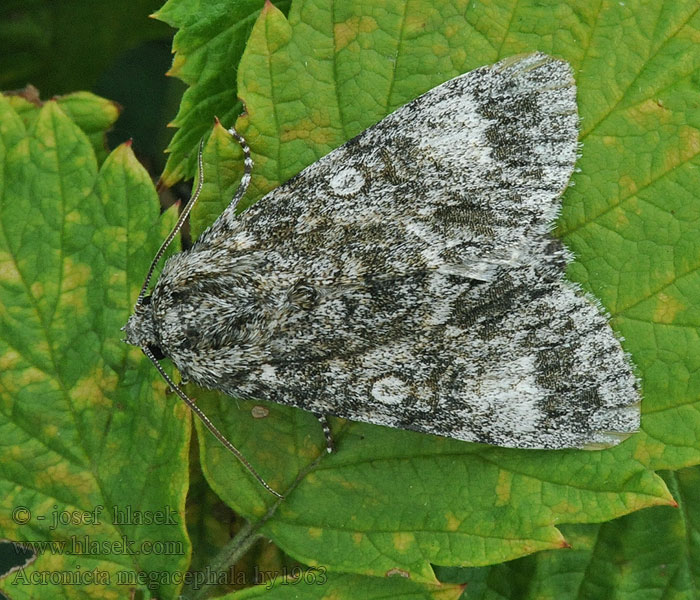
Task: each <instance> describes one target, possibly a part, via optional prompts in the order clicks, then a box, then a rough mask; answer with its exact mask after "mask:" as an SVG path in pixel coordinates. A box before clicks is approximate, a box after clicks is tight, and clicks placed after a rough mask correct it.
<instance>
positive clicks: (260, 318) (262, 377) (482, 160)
mask: <svg viewBox="0 0 700 600" xmlns="http://www.w3.org/2000/svg"><path fill="white" fill-rule="evenodd" d="M577 150H578V114H577V106H576V87H575V82H574V78H573V74H572V71H571V68H570V67H569V65H568V64H567V63H566V62H564V61H561V60H557V59H554V58H552V57H549V56H547V55H544V54H540V53H535V54H531V55H527V56H518V57H512V58H509V59H506V60H504V61H501V62H499V63H497V64H495V65H491V66H486V67H482V68H479V69H476V70H474V71H471V72H469V73H466V74H464V75H462V76H459V77H457V78H455V79H452V80H450V81H448V82H446V83H444V84H442V85H440V86H438V87H436V88H433V89H432V90H430V91H428V92H427V93H425V94H423V95H422V96H420V97H419V98H417V99H416V100H414V101H412V102H410V103H408V104H407V105H405V106H403V107H401V108H399V109H398V110H396V111H395V112H394V113H392V114H390V115H389V116H388V117H386V118H385V119H384V120H382V121H381V122H379V123H378V124H376V125H374V126H373V127H371V128H369V129H367V130H366V131H364V132H363V133H361V134H360V135H358V136H357V137H355V138H354V139H352V140H350V141H349V142H347V143H346V144H344V145H343V146H342V147H340V148H338V149H336V150H334V151H332V152H331V153H330V154H328V155H326V156H325V157H323V158H322V159H320V160H319V161H318V162H316V163H314V164H312V165H311V166H309V167H308V168H306V169H305V170H304V171H302V172H301V173H300V174H299V175H297V176H296V177H294V178H292V179H291V180H289V181H287V182H286V183H285V184H283V185H282V186H280V187H279V188H277V189H275V190H273V191H272V192H270V193H269V194H268V195H266V196H265V197H264V198H262V199H261V200H260V201H258V202H257V203H256V204H255V205H253V206H252V207H251V208H249V209H248V210H247V211H246V212H245V213H243V214H242V215H240V216H238V217H235V216H234V214H235V213H234V210H233V209H234V208H235V207H229V208H228V209H227V210H226V211H224V213H223V214H222V215H221V217H220V218H219V219H218V220H217V221H216V222H215V223H214V224H213V225H212V226H211V227H210V228H209V229H208V230H207V231H206V232H204V233H203V234H202V236H201V237H200V239H199V240H198V242H197V243H196V244H195V245H194V246H193V247H192V248H191V249H190V250H189V251H187V252H183V253H180V254H178V255H176V256H174V257H172V258H170V259H169V260H168V262H167V263H166V265H165V267H164V269H163V272H162V274H161V277H160V279H159V282H158V284H157V286H156V288H155V290H154V293H153V314H154V328H155V330H156V332H157V334H158V339H159V343H160V345H161V347H162V348H163V349H164V352H165V354H167V355H168V356H170V358H171V359H172V360H173V362H174V363H175V365H176V366H177V367H178V369H179V370H180V372H181V373H182V374H183V376H185V377H187V378H188V379H190V380H192V381H193V382H195V383H197V384H199V385H202V386H205V387H209V388H216V389H219V390H222V391H224V392H225V393H227V394H230V395H232V396H236V397H245V398H259V399H265V400H271V401H275V402H279V403H281V404H286V405H292V406H297V407H300V408H304V409H306V410H310V411H313V412H315V413H322V414H332V415H337V416H340V417H345V418H349V419H352V420H357V421H365V422H369V423H374V424H379V425H388V426H392V427H399V428H403V429H412V430H416V431H421V432H425V433H433V434H438V435H443V436H448V437H453V438H457V439H462V440H468V441H476V442H486V443H490V444H496V445H501V446H513V447H521V448H564V447H595V446H598V445H611V444H615V443H617V442H619V441H620V440H621V439H624V437H626V436H627V435H628V434H630V433H632V432H634V431H636V430H637V429H638V427H639V391H638V382H637V380H636V377H635V375H634V373H633V371H632V368H631V366H630V363H629V360H628V357H627V355H626V354H625V353H624V352H623V350H622V348H621V346H620V342H619V340H618V339H617V337H616V336H615V334H614V332H613V331H612V329H611V328H610V326H609V324H608V322H607V317H606V315H605V314H604V313H603V311H602V309H601V308H600V307H599V305H598V304H597V303H596V301H595V300H594V299H592V298H590V297H588V296H587V295H586V294H585V293H583V292H582V291H581V290H580V289H579V287H578V286H576V285H575V284H573V283H571V282H569V281H567V280H566V279H564V271H565V268H566V265H567V262H568V261H569V260H570V255H569V253H568V251H567V250H566V249H565V248H564V246H563V245H562V243H561V242H560V241H559V240H557V239H556V238H554V237H553V236H552V235H551V233H550V232H551V229H552V226H553V221H554V220H555V218H556V216H557V214H558V211H559V209H560V198H561V195H562V193H563V191H564V190H565V188H566V186H567V184H568V182H569V178H570V176H571V174H572V171H573V168H574V164H575V161H576V155H577Z"/></svg>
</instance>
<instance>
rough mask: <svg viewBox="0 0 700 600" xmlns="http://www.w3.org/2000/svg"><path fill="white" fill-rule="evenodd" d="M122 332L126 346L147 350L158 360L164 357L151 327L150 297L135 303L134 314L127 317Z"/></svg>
mask: <svg viewBox="0 0 700 600" xmlns="http://www.w3.org/2000/svg"><path fill="white" fill-rule="evenodd" d="M122 331H124V333H125V334H126V337H125V338H124V341H125V342H126V343H127V344H131V345H132V346H138V347H139V348H148V349H149V350H150V351H151V352H152V353H153V355H154V356H155V358H156V359H158V360H160V359H161V358H163V357H164V355H163V352H162V351H161V349H160V346H159V345H158V340H157V339H156V334H155V328H154V326H153V307H152V305H151V297H150V296H146V297H144V298H143V300H141V301H140V302H137V303H136V306H135V307H134V313H133V314H132V315H131V316H130V317H129V320H128V321H127V322H126V325H124V327H122Z"/></svg>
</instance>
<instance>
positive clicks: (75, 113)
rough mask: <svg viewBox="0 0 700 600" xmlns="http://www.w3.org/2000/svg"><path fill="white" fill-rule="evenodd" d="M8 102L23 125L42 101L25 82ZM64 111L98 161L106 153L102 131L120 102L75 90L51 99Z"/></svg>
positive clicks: (116, 113) (29, 121)
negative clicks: (86, 137) (79, 130)
mask: <svg viewBox="0 0 700 600" xmlns="http://www.w3.org/2000/svg"><path fill="white" fill-rule="evenodd" d="M7 100H8V101H9V103H10V106H12V108H13V109H14V110H15V111H16V112H17V114H18V115H20V116H21V117H22V120H23V121H24V124H25V126H27V127H30V126H31V125H32V124H33V123H34V122H35V121H36V119H37V118H38V117H39V114H40V109H41V107H42V106H43V104H44V103H43V102H42V101H41V100H40V98H39V91H38V90H37V89H36V88H34V87H32V86H27V87H25V88H24V89H23V90H21V91H20V92H18V93H16V94H14V95H8V96H7ZM52 102H56V103H57V104H58V105H59V106H60V107H61V110H62V111H63V112H65V113H66V115H68V116H69V117H70V119H71V120H72V121H73V122H74V123H75V124H76V125H77V126H78V127H80V129H82V130H83V133H85V135H87V136H88V139H89V140H90V143H91V144H92V147H93V150H94V151H95V154H96V155H97V158H98V162H99V163H100V164H101V163H102V162H103V161H104V159H105V158H106V157H107V151H106V149H105V146H106V144H105V133H106V132H107V131H108V130H109V129H110V128H111V127H112V125H114V123H115V121H116V120H117V119H118V118H119V112H120V109H119V105H118V104H116V103H115V102H112V101H110V100H106V99H105V98H100V97H99V96H96V95H95V94H91V93H90V92H74V93H72V94H66V95H65V96H57V97H55V98H53V99H52Z"/></svg>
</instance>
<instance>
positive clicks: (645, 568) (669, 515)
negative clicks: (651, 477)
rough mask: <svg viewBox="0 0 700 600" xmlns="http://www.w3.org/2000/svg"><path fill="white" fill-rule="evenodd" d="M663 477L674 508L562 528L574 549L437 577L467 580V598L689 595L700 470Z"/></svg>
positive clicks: (694, 578) (692, 592) (644, 599)
mask: <svg viewBox="0 0 700 600" xmlns="http://www.w3.org/2000/svg"><path fill="white" fill-rule="evenodd" d="M663 475H664V479H665V480H666V481H667V483H668V486H669V488H670V489H671V490H672V491H673V495H674V496H675V497H676V498H677V499H678V502H679V504H680V506H679V507H658V508H653V509H649V510H646V511H642V512H637V513H634V514H632V515H628V516H626V517H623V518H620V519H616V520H615V521H611V522H609V523H604V524H600V525H575V526H567V527H566V532H567V537H568V539H569V540H570V542H571V544H572V547H573V548H572V550H569V551H566V552H541V553H539V554H537V555H534V556H528V557H526V558H522V559H520V560H516V561H513V562H511V563H508V564H505V565H497V566H494V567H487V568H481V569H451V570H443V571H441V572H440V575H441V576H442V577H444V578H445V580H448V581H449V580H452V581H458V582H461V583H466V584H467V589H468V590H469V596H468V597H469V598H470V600H496V599H498V600H506V599H513V600H514V599H516V598H517V599H518V600H529V599H532V600H535V599H540V598H574V597H576V598H617V599H619V600H627V599H629V600H632V599H634V600H640V599H641V600H662V599H665V600H668V599H679V600H680V599H684V598H695V597H696V596H697V593H696V590H697V588H698V585H699V584H700V581H699V580H698V579H699V578H698V574H697V572H696V569H695V565H697V564H698V561H700V555H699V554H700V548H698V543H697V539H698V523H697V515H698V514H700V495H699V494H698V492H699V490H700V469H698V467H692V468H688V469H683V470H681V471H679V472H677V473H671V472H665V473H664V474H663ZM533 575H534V576H533Z"/></svg>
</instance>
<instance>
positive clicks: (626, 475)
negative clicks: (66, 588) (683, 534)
mask: <svg viewBox="0 0 700 600" xmlns="http://www.w3.org/2000/svg"><path fill="white" fill-rule="evenodd" d="M374 6H375V3H371V2H368V1H367V2H365V1H361V0H357V1H354V2H347V3H342V5H339V4H337V3H335V4H333V5H329V4H328V3H325V2H322V1H321V0H316V1H314V0H307V1H305V2H301V1H299V2H294V3H293V4H292V7H291V9H290V13H289V19H288V20H287V19H285V18H284V16H283V15H282V14H281V13H280V12H279V11H278V10H276V9H275V8H274V7H273V6H272V5H271V4H266V6H265V8H264V9H263V12H262V13H261V16H260V18H259V19H258V21H257V23H256V26H255V28H254V30H253V32H252V34H251V37H250V39H249V42H248V45H247V47H246V51H245V54H244V56H243V58H242V60H241V63H240V66H239V70H238V90H239V94H240V96H241V98H242V99H243V101H244V103H245V106H246V111H247V112H246V114H245V115H243V116H241V117H240V118H239V119H238V121H237V125H236V126H237V129H238V130H239V131H240V132H241V133H243V134H244V135H245V137H246V139H247V140H248V142H249V144H250V146H251V148H252V150H253V155H254V159H255V162H256V165H255V167H254V175H253V182H252V185H251V191H250V193H249V195H248V197H247V201H248V202H250V201H253V200H255V199H257V198H260V197H261V196H262V195H264V194H265V193H266V192H268V191H269V190H271V189H273V188H274V187H276V186H277V185H279V184H280V183H282V182H283V181H285V180H286V179H288V178H290V177H292V176H293V175H295V174H296V173H298V172H299V171H300V170H301V169H303V168H304V167H305V166H307V165H308V164H310V163H312V162H313V161H315V160H317V159H318V158H319V157H321V156H323V155H325V154H326V153H328V152H329V151H330V150H331V149H333V148H335V147H337V146H338V145H340V144H342V143H343V142H344V141H346V140H347V139H349V138H351V137H352V136H354V135H356V134H357V133H359V132H360V131H362V130H363V129H364V128H366V127H368V126H370V125H372V124H373V123H375V122H377V121H378V120H380V119H381V118H382V117H383V116H385V115H386V114H388V113H389V112H391V111H392V110H394V109H395V108H397V107H398V106H401V105H402V104H404V103H405V102H407V101H409V100H411V99H413V98H415V97H416V96H418V95H419V94H420V93H422V92H424V91H426V90H428V89H430V88H432V87H433V86H435V85H437V84H439V83H441V82H442V81H445V80H447V79H449V78H450V77H453V76H456V75H458V74H460V73H462V72H464V71H467V70H470V69H472V68H475V67H477V66H479V65H482V64H487V63H493V62H495V61H497V60H498V59H499V58H503V57H506V56H509V55H512V54H515V53H519V52H531V51H534V50H541V51H545V52H549V53H552V54H555V55H558V56H561V57H563V58H565V59H567V60H569V61H570V62H571V64H572V66H573V67H574V70H575V73H576V78H577V82H578V89H579V96H578V97H579V104H580V106H581V113H582V116H583V120H582V131H581V138H582V141H583V142H584V145H583V149H582V152H583V156H582V158H581V160H580V163H579V164H580V167H581V171H580V172H578V173H577V174H576V175H575V177H574V184H575V185H574V187H572V188H570V189H569V190H568V191H567V193H566V194H565V196H564V199H563V211H562V216H561V218H560V220H559V223H558V233H559V235H561V236H563V237H564V239H565V241H566V243H567V245H568V246H569V247H570V248H571V249H572V250H573V251H574V252H575V254H576V262H575V263H574V264H573V265H572V267H571V269H570V276H571V278H572V279H574V280H576V281H579V282H580V283H581V284H582V285H583V287H584V288H585V289H587V290H589V291H592V292H594V293H595V294H596V296H597V297H599V298H600V300H601V301H602V303H603V305H604V306H605V307H606V308H607V309H608V310H609V311H610V312H611V313H612V323H613V326H614V327H615V328H616V329H617V330H618V331H620V332H621V333H622V334H623V335H624V336H625V342H624V345H625V348H626V349H627V350H628V351H629V352H630V353H631V355H632V359H633V361H634V362H635V364H636V365H637V366H638V372H639V375H640V377H641V380H642V383H643V388H644V403H643V412H644V418H643V424H642V431H641V432H640V433H639V434H637V435H635V436H633V437H632V438H631V439H629V440H628V441H627V442H625V443H623V444H622V445H620V446H618V447H615V448H613V449H610V450H606V451H599V452H584V451H576V450H571V451H558V452H552V451H534V452H533V451H518V450H505V449H498V448H490V447H486V446H479V445H472V444H465V443H461V442H456V441H453V440H445V439H438V438H434V437H430V436H423V435H419V434H414V433H410V432H402V431H394V430H388V429H384V428H380V427H373V426H369V425H362V424H357V423H341V422H340V421H338V420H336V421H334V429H335V435H336V439H337V441H338V452H337V453H336V454H334V455H332V456H329V457H326V456H325V455H323V451H322V448H323V442H322V435H321V432H320V428H319V427H318V425H317V424H316V423H315V422H314V419H313V417H312V416H311V415H308V414H306V413H303V412H302V411H297V410H295V409H289V408H285V407H279V406H269V405H265V407H266V408H267V409H269V411H270V413H269V416H268V417H267V418H266V419H255V418H254V417H253V414H252V412H251V409H252V406H254V405H255V404H260V403H246V402H242V401H232V400H230V399H228V398H225V397H222V398H216V397H213V396H212V395H211V394H209V393H203V392H198V391H192V393H193V394H195V395H196V396H197V398H198V400H199V401H200V404H201V405H202V406H203V407H204V408H205V409H206V410H207V411H208V413H209V414H210V415H211V416H213V417H214V419H215V421H216V422H217V423H223V429H224V431H226V432H227V433H228V435H229V437H230V438H231V439H232V440H233V441H234V443H236V444H237V445H239V447H241V449H242V450H243V451H244V454H245V455H246V456H247V457H248V458H249V459H250V460H251V462H252V463H253V465H254V466H255V467H256V468H257V469H258V470H259V471H260V472H261V474H262V475H263V476H264V477H265V478H266V479H267V481H268V482H269V483H270V484H271V485H272V486H273V487H275V489H277V490H278V491H280V492H282V493H284V494H285V495H286V499H285V500H284V502H282V503H281V504H279V506H276V507H275V506H273V504H274V498H272V497H271V496H270V495H269V494H267V492H265V491H264V490H263V489H262V488H260V486H259V485H257V484H256V483H255V482H254V481H253V480H252V478H250V476H249V475H248V474H247V473H245V471H243V470H242V469H241V468H239V466H237V465H236V464H235V461H233V459H230V457H228V456H226V455H225V454H224V451H223V450H221V449H220V448H219V447H218V445H217V444H216V442H214V441H213V440H212V438H211V436H206V435H205V436H202V445H203V447H202V449H201V450H202V457H203V460H204V472H205V474H206V476H207V477H208V478H209V480H210V482H211V484H212V487H213V488H214V489H215V490H216V491H217V492H218V493H219V494H220V495H221V496H222V498H224V499H225V500H226V501H227V502H228V503H229V504H230V505H231V506H232V507H234V508H235V509H236V510H237V511H239V512H240V513H241V514H243V515H246V516H248V517H249V518H251V519H254V520H256V522H258V524H259V527H260V531H262V532H264V533H265V534H266V535H268V536H269V537H271V538H272V539H273V540H274V541H275V542H276V543H278V544H279V545H280V546H281V547H282V548H283V549H284V550H285V551H286V552H288V553H289V554H291V555H292V556H294V557H296V558H297V559H299V560H301V561H303V562H306V563H307V564H310V565H320V564H322V565H326V566H328V567H329V568H330V569H337V570H343V571H350V572H355V573H363V574H372V575H379V576H383V575H384V574H385V573H387V572H388V571H391V570H392V569H394V568H398V569H401V570H403V571H406V572H408V573H410V575H411V577H412V578H413V579H414V580H417V581H425V582H431V581H434V576H433V573H432V570H431V567H430V563H434V564H442V565H451V564H452V565H454V564H471V565H484V564H489V563H496V562H502V561H505V560H509V559H511V558H515V557H517V556H519V555H524V554H528V553H531V552H534V551H537V550H540V549H543V548H555V547H562V546H564V545H565V544H566V542H565V541H564V538H563V537H562V536H561V534H560V533H559V531H558V530H557V528H556V527H555V525H558V524H561V523H590V522H600V521H606V520H609V519H612V518H614V517H617V516H620V515H623V514H626V513H628V512H631V511H635V510H638V509H640V508H643V507H645V506H652V505H654V504H670V503H672V500H671V498H670V495H669V493H668V491H667V490H666V487H665V485H664V483H663V481H662V480H661V479H660V478H658V477H657V476H655V475H653V473H652V472H651V469H654V468H660V467H664V468H680V467H682V466H684V465H688V464H696V463H698V462H700V452H699V450H700V449H699V448H698V446H699V445H700V444H699V443H698V436H697V434H696V432H697V431H698V429H699V427H700V420H699V419H698V405H697V402H696V401H695V400H696V398H697V397H698V393H697V386H698V378H697V377H695V375H694V373H695V372H696V371H697V365H696V362H697V359H696V358H695V357H697V356H700V348H697V344H698V340H697V335H696V333H695V327H693V325H696V324H697V319H696V318H694V315H695V313H694V312H693V311H694V310H695V309H694V308H693V307H694V303H692V302H691V301H690V299H691V298H695V299H696V298H697V297H698V293H697V285H698V277H697V268H696V265H698V263H699V261H698V258H700V256H699V254H700V253H699V250H700V246H699V245H698V242H697V240H698V239H700V237H698V236H697V215H698V208H699V204H698V200H697V197H696V195H695V194H696V192H695V188H696V187H697V186H694V185H693V181H694V179H693V173H694V171H696V170H697V163H698V158H697V154H696V153H693V152H692V148H693V145H692V140H694V139H698V138H697V136H698V133H697V129H696V121H697V119H698V103H697V102H693V101H691V98H692V96H691V91H692V90H694V89H697V84H696V83H694V82H695V81H696V79H697V78H698V66H700V46H698V45H697V44H694V42H693V40H694V39H696V38H697V31H698V28H699V26H700V15H699V14H698V13H697V10H696V6H695V3H691V2H680V3H674V4H673V5H669V4H665V5H664V6H649V5H643V4H641V3H640V2H627V3H624V4H620V3H607V4H603V5H600V6H590V5H589V4H588V3H585V2H576V3H574V2H571V3H567V4H562V3H554V2H549V3H544V4H543V3H541V2H538V3H534V2H517V3H516V2H511V3H507V4H501V5H499V7H495V6H491V5H489V6H484V5H482V4H473V3H465V2H457V1H454V2H445V3H440V4H439V5H438V6H436V5H435V4H434V3H431V2H418V1H416V2H409V3H405V2H399V1H396V2H387V3H384V4H383V6H382V11H376V10H374V8H373V7H374ZM631 15H634V17H635V18H634V19H632V18H631ZM637 21H639V23H640V24H641V25H640V24H636V23H637ZM652 24H657V25H656V26H655V27H652ZM642 25H643V26H642ZM630 28H632V29H633V30H634V31H631V30H630ZM640 47H643V51H642V50H640ZM601 81H615V85H614V86H612V88H613V89H612V91H611V92H609V93H608V96H607V97H604V95H601V92H600V91H599V90H600V89H601V83H600V82H601ZM605 89H606V90H607V89H608V88H607V87H606V88H605ZM613 92H614V93H613ZM657 99H658V100H660V103H661V105H662V106H663V107H664V110H650V109H651V108H652V106H651V105H652V104H653V105H654V106H657V104H656V100H657ZM635 115H637V117H636V118H632V117H633V116H635ZM642 116H643V118H642ZM660 140H662V143H661V144H660ZM232 143H233V142H232ZM213 152H214V151H213V150H212V153H213ZM220 154H221V152H220V151H219V152H218V154H217V155H220ZM241 166H242V165H240V164H239V168H238V172H237V174H236V177H240V172H241V171H240V168H241ZM227 172H229V173H230V172H231V171H230V169H228V168H227ZM217 173H220V171H217ZM205 179H206V170H205ZM695 179H697V178H695ZM632 182H634V183H635V187H633V188H632V187H629V185H628V184H631V183H632ZM621 184H622V185H621ZM217 186H218V188H219V193H218V195H219V198H220V205H219V211H220V210H223V208H224V207H225V206H226V204H227V202H228V199H229V198H230V193H231V190H232V189H233V187H234V184H233V183H232V182H230V181H229V182H226V181H224V180H223V179H222V180H221V181H220V182H218V183H216V184H215V185H214V186H213V187H212V188H210V189H209V190H208V194H209V197H210V198H211V197H215V196H216V195H217V193H216V187H217ZM667 188H668V189H667ZM669 198H673V200H671V201H669ZM669 202H670V205H669ZM215 213H216V210H215V209H214V208H213V204H212V203H211V202H208V204H207V206H206V218H209V216H210V215H212V214H215ZM204 214H205V213H204V212H203V213H202V215H201V216H198V217H195V219H200V220H199V221H197V220H195V222H196V223H202V224H201V225H199V224H198V229H201V228H202V227H203V222H204V221H205V218H204V216H203V215H204ZM639 215H643V217H644V218H640V216H639ZM674 242H677V245H676V244H675V243H674ZM676 287H681V288H682V289H683V290H686V291H685V295H684V296H683V297H682V298H679V303H680V300H682V301H683V302H682V306H683V307H685V308H682V309H680V308H679V310H677V311H676V312H675V313H673V314H672V315H671V313H670V312H669V311H668V310H660V311H657V312H656V313H653V312H648V313H646V314H641V313H639V310H640V307H643V306H644V303H645V302H652V304H653V306H654V307H657V306H658V304H659V303H658V301H654V300H653V299H654V298H655V296H656V295H657V294H661V295H663V296H665V297H666V296H669V297H671V298H673V297H674V296H673V292H674V290H675V288H676ZM665 307H666V306H665V305H664V307H663V308H664V309H665ZM659 314H660V315H661V316H659ZM235 471H238V473H239V474H238V475H237V476H234V475H233V473H234V472H235ZM299 473H302V476H301V478H300V479H299V480H297V476H298V474H299ZM271 506H272V509H271V512H269V513H268V512H266V511H267V510H268V509H270V507H271Z"/></svg>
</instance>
